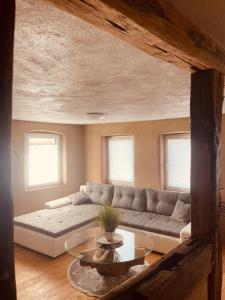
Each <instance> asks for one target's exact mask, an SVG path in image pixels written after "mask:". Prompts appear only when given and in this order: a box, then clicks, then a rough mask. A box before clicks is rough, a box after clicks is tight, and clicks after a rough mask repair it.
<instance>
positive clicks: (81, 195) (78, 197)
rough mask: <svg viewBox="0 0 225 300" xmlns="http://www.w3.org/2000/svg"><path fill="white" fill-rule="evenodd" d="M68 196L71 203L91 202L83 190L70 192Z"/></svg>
mask: <svg viewBox="0 0 225 300" xmlns="http://www.w3.org/2000/svg"><path fill="white" fill-rule="evenodd" d="M69 197H70V199H71V200H72V204H73V205H82V204H90V203H92V201H91V199H90V198H89V196H88V194H86V193H85V192H84V191H79V192H77V193H74V194H71V195H69Z"/></svg>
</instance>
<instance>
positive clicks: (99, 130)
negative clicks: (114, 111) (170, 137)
mask: <svg viewBox="0 0 225 300" xmlns="http://www.w3.org/2000/svg"><path fill="white" fill-rule="evenodd" d="M189 127H190V122H189V119H176V120H162V121H146V122H128V123H111V124H99V125H87V126H85V149H86V178H87V180H90V181H96V182H101V180H102V144H101V137H102V136H110V135H123V134H127V135H133V136H134V160H135V162H134V163H135V172H134V173H135V174H134V175H135V185H136V186H140V187H147V186H149V187H153V188H160V134H161V133H167V132H177V131H189Z"/></svg>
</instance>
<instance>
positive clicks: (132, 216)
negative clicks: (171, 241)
mask: <svg viewBox="0 0 225 300" xmlns="http://www.w3.org/2000/svg"><path fill="white" fill-rule="evenodd" d="M120 214H121V225H124V226H128V227H132V228H136V229H141V230H145V231H150V232H154V233H159V234H164V235H169V236H173V237H180V231H181V230H182V229H183V228H184V227H185V226H186V223H184V222H179V221H175V220H172V219H171V218H170V217H168V216H163V215H158V214H154V213H149V212H138V211H133V210H127V209H120Z"/></svg>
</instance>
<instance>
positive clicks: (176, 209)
mask: <svg viewBox="0 0 225 300" xmlns="http://www.w3.org/2000/svg"><path fill="white" fill-rule="evenodd" d="M105 202H109V203H111V205H112V206H114V207H118V208H119V210H120V214H121V227H122V228H127V229H129V230H131V231H139V230H141V231H146V232H148V233H151V236H152V239H153V242H154V250H155V251H157V252H161V253H166V252H168V251H170V250H171V249H172V248H174V247H176V246H177V245H178V244H179V243H181V242H182V241H183V240H184V239H186V238H188V237H189V236H190V223H189V222H190V195H189V194H188V193H178V192H169V191H161V190H155V189H150V188H149V189H143V188H135V187H126V186H119V185H118V186H113V185H110V184H96V183H90V182H88V183H87V184H86V186H85V192H84V191H80V192H78V193H75V194H72V195H69V196H68V197H65V198H62V199H58V200H54V201H50V202H47V203H46V204H45V208H44V209H42V210H39V211H35V212H32V213H29V214H25V215H22V216H19V217H16V218H15V219H14V229H15V242H16V243H18V244H21V245H23V246H25V247H28V248H31V249H33V250H36V251H38V252H41V253H44V254H47V255H49V256H52V257H56V256H58V255H60V254H62V253H63V252H65V248H64V243H65V241H66V240H67V239H68V238H69V237H70V236H71V235H72V234H73V233H74V232H77V231H78V230H81V229H82V228H88V227H93V226H95V225H96V218H97V215H98V211H99V208H100V207H101V205H103V204H104V203H105Z"/></svg>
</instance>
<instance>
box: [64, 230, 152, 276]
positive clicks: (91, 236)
mask: <svg viewBox="0 0 225 300" xmlns="http://www.w3.org/2000/svg"><path fill="white" fill-rule="evenodd" d="M103 234H104V233H103V231H102V230H101V228H99V227H94V228H89V229H83V230H80V231H79V232H77V233H76V234H74V235H73V236H72V237H71V238H70V239H68V240H67V241H66V243H65V248H66V251H67V252H68V253H69V254H70V255H72V256H73V257H75V258H77V259H79V261H80V265H81V266H89V267H91V268H95V269H96V270H97V271H98V273H99V274H101V275H104V276H107V275H108V276H119V275H122V274H126V273H127V272H128V271H129V269H130V268H131V267H132V266H134V265H142V264H144V263H145V257H146V256H147V255H149V254H150V253H151V251H152V250H153V241H152V239H151V235H150V234H148V233H145V232H135V233H134V232H131V231H128V230H124V229H121V228H118V229H116V234H119V235H120V236H121V237H122V241H123V242H122V245H121V244H120V245H116V246H115V248H114V246H113V247H112V248H111V247H109V246H107V247H105V245H104V246H102V245H100V244H98V243H97V241H96V238H97V237H99V236H102V235H103ZM97 240H99V239H97Z"/></svg>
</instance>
